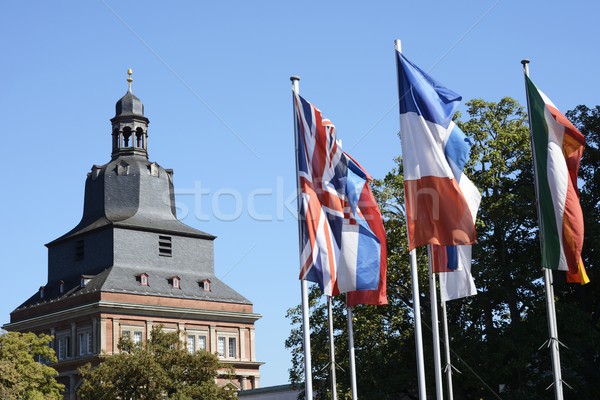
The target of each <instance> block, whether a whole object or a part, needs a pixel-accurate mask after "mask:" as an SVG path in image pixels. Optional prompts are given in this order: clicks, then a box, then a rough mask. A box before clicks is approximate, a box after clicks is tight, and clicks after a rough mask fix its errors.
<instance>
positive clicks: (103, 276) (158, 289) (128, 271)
mask: <svg viewBox="0 0 600 400" xmlns="http://www.w3.org/2000/svg"><path fill="white" fill-rule="evenodd" d="M142 273H146V274H148V286H142V285H141V283H140V282H139V281H138V280H137V279H136V277H138V276H139V275H141V274H142ZM173 276H174V275H173V271H172V270H171V271H155V270H152V271H148V270H144V269H143V268H141V267H138V268H131V267H123V266H113V267H110V268H107V269H105V270H104V271H102V272H101V273H99V274H98V275H96V276H94V277H92V278H91V279H90V281H89V282H88V283H87V285H86V286H85V287H81V281H80V280H78V281H70V282H64V288H65V291H64V293H62V294H61V293H60V282H53V283H50V284H47V285H46V286H45V287H44V298H43V299H42V298H41V297H40V293H39V291H38V292H37V293H35V294H34V295H33V296H31V297H30V298H29V299H27V300H26V301H25V302H24V303H23V304H21V305H20V306H19V307H17V308H16V310H15V311H18V310H21V309H23V308H28V307H31V306H35V305H38V304H43V303H48V302H55V301H61V300H64V299H67V298H70V297H74V296H80V295H83V294H87V293H95V292H111V293H127V294H135V295H145V296H159V297H172V298H178V299H193V300H204V301H214V302H224V303H235V304H248V305H251V304H252V302H250V300H248V299H247V298H245V297H244V296H242V295H241V294H239V293H238V292H236V291H235V290H233V289H232V288H231V287H229V286H227V285H226V284H225V283H224V282H223V281H221V280H220V279H218V278H217V277H216V276H214V275H200V274H188V273H177V276H178V277H179V278H180V279H181V281H180V287H179V288H178V289H176V288H173V286H172V284H170V283H169V279H171V278H173ZM206 279H208V280H209V281H210V291H205V290H204V289H203V288H202V287H201V286H200V285H199V282H202V281H204V280H206Z"/></svg>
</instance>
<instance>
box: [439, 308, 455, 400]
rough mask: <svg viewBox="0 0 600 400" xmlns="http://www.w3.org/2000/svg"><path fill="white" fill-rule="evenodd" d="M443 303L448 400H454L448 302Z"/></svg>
mask: <svg viewBox="0 0 600 400" xmlns="http://www.w3.org/2000/svg"><path fill="white" fill-rule="evenodd" d="M441 303H442V322H443V327H444V351H445V356H446V366H445V371H446V386H448V400H453V399H454V393H453V392H454V390H453V388H452V361H451V360H450V335H449V334H448V314H447V313H446V302H445V301H441Z"/></svg>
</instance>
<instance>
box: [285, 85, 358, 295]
mask: <svg viewBox="0 0 600 400" xmlns="http://www.w3.org/2000/svg"><path fill="white" fill-rule="evenodd" d="M294 107H295V111H296V112H295V116H296V118H295V120H296V132H297V135H296V136H297V138H296V140H297V151H298V155H297V157H298V180H299V185H300V192H301V193H300V199H299V201H300V206H299V210H298V211H299V218H300V241H301V243H300V264H301V265H300V279H306V280H308V281H311V282H315V283H318V284H319V287H320V288H321V291H322V292H323V294H326V295H328V296H332V295H333V294H334V293H336V292H337V289H336V288H335V281H336V277H337V263H338V259H339V253H340V249H341V235H342V226H343V222H344V202H345V194H344V191H345V179H346V168H347V166H346V163H345V158H344V157H343V152H342V149H341V147H340V146H339V145H338V143H337V141H336V134H335V126H334V125H333V123H332V122H331V121H330V120H329V119H327V118H325V117H324V116H323V115H322V114H321V111H319V110H318V109H317V108H316V107H315V106H313V105H312V104H310V103H309V102H308V101H306V100H304V99H303V98H302V97H300V96H299V95H297V94H296V95H295V96H294Z"/></svg>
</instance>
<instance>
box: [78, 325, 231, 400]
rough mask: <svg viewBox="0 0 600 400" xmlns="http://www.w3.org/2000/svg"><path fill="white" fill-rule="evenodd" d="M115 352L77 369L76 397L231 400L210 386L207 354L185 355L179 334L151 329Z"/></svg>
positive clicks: (213, 360) (213, 369)
mask: <svg viewBox="0 0 600 400" xmlns="http://www.w3.org/2000/svg"><path fill="white" fill-rule="evenodd" d="M119 349H120V350H121V352H120V353H119V354H114V355H109V356H103V357H102V360H101V363H100V364H99V365H98V366H95V367H94V366H92V365H91V364H87V365H85V366H84V367H82V368H81V369H80V373H81V376H82V378H83V382H82V384H81V386H80V388H79V390H78V394H79V396H80V397H81V398H84V399H100V398H102V399H107V400H110V399H135V400H154V399H177V400H192V399H215V400H225V399H233V398H235V396H236V394H235V392H233V391H230V390H228V389H226V388H222V387H219V386H218V385H217V384H216V383H215V378H216V377H217V372H218V369H219V368H221V367H222V365H220V363H219V360H218V358H217V356H215V355H213V354H210V353H208V352H206V351H198V352H195V353H189V352H188V351H187V350H186V349H185V348H184V346H183V343H182V342H181V340H180V339H179V333H178V332H163V330H162V326H155V327H153V329H152V333H151V339H150V340H149V341H148V342H147V343H145V344H143V345H141V344H140V345H134V344H133V342H132V341H131V340H130V339H129V338H122V339H121V340H120V342H119Z"/></svg>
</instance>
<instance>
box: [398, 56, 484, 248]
mask: <svg viewBox="0 0 600 400" xmlns="http://www.w3.org/2000/svg"><path fill="white" fill-rule="evenodd" d="M396 56H397V61H398V64H397V65H398V85H399V87H398V90H399V96H400V101H399V106H400V127H401V129H400V138H401V141H402V158H403V168H404V190H405V202H406V217H407V225H408V234H409V240H410V243H409V247H410V249H411V250H412V249H414V248H416V247H419V246H423V245H426V244H433V245H442V246H455V245H466V244H472V243H474V242H475V240H476V235H475V224H474V215H473V214H472V212H471V210H470V207H469V202H468V201H467V199H466V198H465V195H464V194H463V190H462V189H463V187H462V186H463V185H461V184H460V182H462V181H464V185H468V183H467V181H468V179H466V177H464V175H462V168H460V169H458V167H459V166H460V165H461V163H462V165H464V162H466V159H467V158H468V152H467V154H466V156H464V154H463V152H462V150H461V149H462V148H464V147H465V146H466V147H467V148H468V146H469V144H468V142H467V141H466V138H465V136H464V134H463V133H462V131H461V130H460V129H458V127H456V129H455V126H454V125H453V123H452V116H453V115H454V113H455V112H456V110H457V108H458V105H459V102H460V100H461V96H460V95H458V94H457V93H455V92H453V91H452V90H450V89H447V88H446V87H444V86H442V85H441V84H439V83H438V82H437V81H435V80H434V79H433V78H432V77H430V76H429V75H427V74H426V73H425V72H423V71H422V70H421V69H420V68H419V67H417V66H416V65H415V64H413V63H411V62H410V61H409V60H408V59H407V58H406V57H404V55H403V54H402V53H400V52H399V51H397V52H396ZM461 134H462V135H461ZM453 152H455V153H456V154H454V156H456V160H455V161H451V160H452V158H451V157H450V158H449V157H448V153H453ZM460 155H463V156H464V157H467V158H464V159H461V158H460V157H459V156H460ZM453 164H456V165H453ZM453 169H454V171H453ZM455 171H456V172H459V173H460V174H461V175H460V176H463V177H464V179H463V178H462V177H461V178H460V179H457V178H456V177H455ZM468 182H470V181H468ZM471 185H472V183H471ZM475 190H476V189H475Z"/></svg>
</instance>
